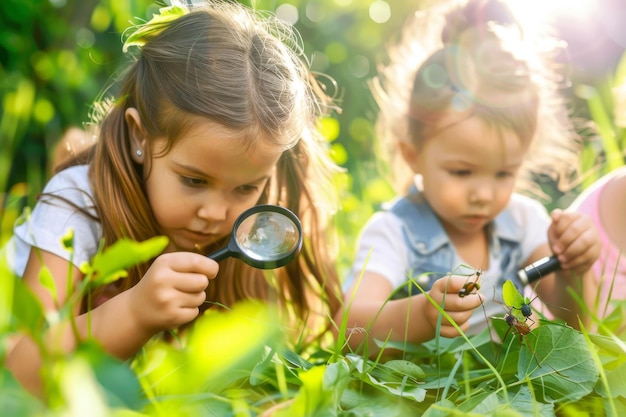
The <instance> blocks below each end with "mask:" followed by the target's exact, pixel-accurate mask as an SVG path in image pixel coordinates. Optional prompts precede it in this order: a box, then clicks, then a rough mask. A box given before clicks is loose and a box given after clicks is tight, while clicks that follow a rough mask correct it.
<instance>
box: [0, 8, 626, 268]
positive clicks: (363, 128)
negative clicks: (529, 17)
mask: <svg viewBox="0 0 626 417" xmlns="http://www.w3.org/2000/svg"><path fill="white" fill-rule="evenodd" d="M512 1H515V0H512ZM579 1H580V0H579ZM243 2H244V3H247V4H249V5H250V4H251V3H253V5H254V7H256V8H258V9H267V10H271V11H274V12H276V13H277V14H278V15H279V17H281V18H283V19H285V20H288V21H290V22H292V23H293V24H294V25H295V26H296V27H297V29H298V30H299V31H300V33H301V35H302V38H303V40H304V47H305V52H306V54H307V57H308V58H309V59H310V61H311V63H312V68H313V70H315V71H319V72H322V73H325V74H328V75H329V76H330V77H332V79H334V80H335V81H336V83H337V86H338V87H337V90H336V95H337V97H338V98H339V99H340V105H341V107H342V112H341V114H336V115H335V116H334V117H333V118H332V119H329V120H326V121H325V125H324V126H325V129H326V134H327V136H328V138H329V140H330V141H331V146H332V150H333V155H334V157H335V159H336V161H337V162H338V163H339V164H340V165H342V166H344V167H346V168H347V174H346V175H345V176H344V177H343V181H345V185H346V191H345V195H343V196H342V200H341V201H342V207H341V211H340V213H339V214H338V216H337V218H336V221H337V222H339V225H340V227H341V229H342V237H341V239H342V241H341V242H340V245H341V248H342V251H341V253H342V255H341V256H342V257H343V258H342V259H339V264H340V265H345V264H347V263H349V259H350V257H351V249H352V245H353V242H354V238H355V235H356V233H357V232H358V229H359V228H360V226H361V225H362V224H363V223H364V221H365V220H366V219H367V218H368V217H369V216H370V215H371V213H372V212H373V210H375V209H377V208H378V207H379V205H380V203H381V202H382V201H385V200H388V199H389V198H391V197H392V195H393V194H392V190H391V187H390V186H389V185H388V184H387V183H386V182H385V181H384V180H383V179H381V177H380V175H379V172H378V171H377V167H376V165H375V160H374V157H375V148H374V146H373V143H374V126H373V125H374V121H375V117H376V112H377V108H376V105H375V103H374V101H373V99H372V97H371V95H370V93H369V89H368V84H367V83H368V81H369V80H370V79H371V78H372V77H373V76H374V75H375V74H376V68H377V65H378V64H379V63H381V62H383V61H384V59H385V57H386V46H387V45H388V43H389V42H392V41H393V40H394V39H396V37H397V36H398V35H399V29H400V27H401V25H402V23H403V22H404V21H405V19H406V17H407V16H409V15H410V14H411V13H413V12H414V11H415V10H418V9H419V8H420V7H423V6H424V4H426V3H430V2H426V1H419V0H387V1H384V0H374V1H371V0H367V1H360V0H311V1H304V0H289V1H280V0H261V1H253V2H250V1H243ZM431 2H432V1H431ZM531 3H534V4H535V6H537V4H539V5H540V6H539V7H540V8H539V9H537V10H540V11H545V12H546V13H547V12H548V11H549V12H550V13H551V14H550V16H551V17H552V18H553V21H554V22H555V24H556V25H557V26H558V28H559V30H560V33H561V35H562V37H563V38H564V39H565V40H566V41H567V42H568V43H569V44H570V49H569V56H568V57H566V60H567V62H566V65H568V69H569V71H568V73H569V76H570V78H571V81H572V87H571V88H570V89H569V90H568V91H564V94H566V95H568V96H569V98H570V99H571V103H572V112H573V114H574V115H576V116H577V117H581V118H585V119H591V118H594V119H596V120H597V121H599V122H600V123H603V124H604V126H605V129H604V130H603V135H604V136H603V140H598V139H593V138H594V137H595V136H594V135H588V136H589V137H590V138H592V139H591V140H590V141H589V143H588V147H587V150H586V151H585V153H584V154H583V159H582V164H583V165H584V168H585V169H587V170H591V169H593V172H594V175H596V176H597V175H599V174H601V173H602V172H603V170H606V169H612V167H614V166H615V165H620V164H623V149H624V148H625V146H624V135H623V131H622V130H623V129H622V128H621V127H618V126H615V124H614V123H613V120H614V114H613V112H614V106H613V100H612V95H611V91H612V88H613V87H615V86H616V85H618V84H619V85H621V80H620V77H619V76H616V71H617V64H618V62H619V59H620V57H621V55H622V53H623V49H624V45H626V32H625V31H624V29H622V28H621V26H623V25H621V26H620V24H619V22H620V21H624V19H622V17H624V18H626V5H622V4H621V3H623V1H620V0H599V1H595V2H592V1H590V0H587V2H586V3H587V4H588V5H590V8H589V9H587V10H584V11H583V12H582V13H581V14H579V15H566V14H564V13H565V12H572V11H576V10H575V8H576V4H578V3H577V2H576V1H575V0H572V1H570V2H563V1H558V0H549V1H547V2H543V3H544V4H543V5H542V4H541V2H537V1H535V2H533V0H519V1H518V4H524V5H531ZM557 3H558V4H560V5H561V10H558V9H557V8H556V5H557ZM582 3H585V2H584V1H582V2H581V4H582ZM548 5H551V7H553V8H554V10H552V9H550V10H548ZM544 6H545V7H544ZM158 7H159V6H158V5H156V4H155V3H154V2H153V1H149V0H131V1H128V0H27V1H24V0H4V1H2V2H0V98H1V99H2V105H1V108H0V192H2V193H3V194H2V195H7V193H6V192H7V191H8V190H10V189H11V188H12V187H15V186H17V187H19V192H14V193H13V194H14V195H18V196H19V198H20V199H21V200H20V204H21V205H22V206H24V205H29V206H31V205H32V204H33V203H34V202H35V199H36V195H37V193H38V192H40V191H41V189H42V187H43V184H45V181H46V180H47V179H48V178H49V176H50V169H49V167H50V161H51V159H52V156H53V154H54V150H55V146H56V144H57V142H58V141H59V139H60V138H61V136H62V135H63V133H64V132H65V131H66V130H67V129H68V128H69V127H72V126H76V127H81V126H82V125H83V124H84V123H85V122H87V121H88V120H89V113H90V109H91V107H90V106H91V104H92V103H93V101H94V100H95V99H97V98H98V97H99V96H100V95H101V94H103V93H105V91H103V88H104V87H105V86H106V85H108V84H109V83H110V82H111V80H112V79H114V78H115V76H116V72H117V71H118V70H119V69H120V68H122V67H123V66H124V64H125V60H124V58H123V57H122V54H121V45H122V43H121V35H122V32H123V31H124V29H125V28H127V27H128V26H129V25H130V24H131V23H130V22H131V21H136V18H140V19H150V18H151V16H152V14H153V13H155V12H156V11H157V9H158ZM535 13H538V12H535ZM559 13H560V14H559ZM544 17H545V16H544ZM590 103H592V104H593V103H595V105H590ZM594 106H595V107H594ZM600 130H602V129H600ZM607 135H608V136H610V138H609V139H608V142H607V139H606V136H607ZM607 149H608V152H612V153H613V155H614V157H613V160H614V161H619V162H616V163H614V164H613V165H611V166H610V167H608V165H607V164H606V160H607V156H606V154H607ZM609 159H610V158H609ZM598 166H602V167H605V166H607V167H608V168H606V169H605V168H602V169H600V170H597V169H595V168H597V167H598ZM592 178H593V177H592V176H590V177H589V180H588V181H591V180H592ZM26 184H27V186H26V187H25V185H26ZM553 191H554V192H555V197H556V198H555V199H554V201H553V202H551V203H547V204H551V205H552V206H556V205H563V204H566V203H567V201H566V200H559V199H558V198H559V197H561V195H560V194H558V193H556V191H555V190H553ZM3 200H4V202H3V206H5V205H6V204H7V202H6V198H5V199H3ZM13 203H14V202H13ZM4 224H5V227H6V226H7V223H6V221H5V222H4ZM5 231H6V230H5Z"/></svg>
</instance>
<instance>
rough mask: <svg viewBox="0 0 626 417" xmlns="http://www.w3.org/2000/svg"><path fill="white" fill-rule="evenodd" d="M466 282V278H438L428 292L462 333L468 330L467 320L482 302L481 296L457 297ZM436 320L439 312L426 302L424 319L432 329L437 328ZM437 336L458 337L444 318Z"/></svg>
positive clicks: (455, 330)
mask: <svg viewBox="0 0 626 417" xmlns="http://www.w3.org/2000/svg"><path fill="white" fill-rule="evenodd" d="M466 282H467V276H454V275H453V276H449V277H444V278H440V279H438V280H437V281H435V282H434V283H433V286H432V288H431V289H430V291H429V292H428V294H430V296H431V297H432V298H433V300H434V301H435V302H436V303H437V304H438V305H440V306H442V307H443V309H444V310H445V312H446V313H448V314H449V315H450V317H451V318H452V319H453V320H454V322H455V323H456V324H457V325H458V326H459V327H460V328H461V330H463V331H466V330H467V329H468V327H469V322H468V320H469V318H470V317H471V316H472V313H473V312H474V309H475V308H477V307H478V306H480V305H481V303H482V300H483V296H482V294H476V295H475V296H474V295H471V296H469V295H468V296H465V297H459V295H458V293H459V291H460V290H461V288H463V286H464V285H465V283H466ZM438 318H439V310H437V308H436V307H435V306H434V305H432V304H431V303H430V302H427V307H426V319H427V320H428V322H429V323H430V325H431V326H432V327H433V329H436V328H437V320H438ZM439 334H440V335H441V336H444V337H456V336H459V332H458V331H457V329H455V328H454V327H453V326H452V324H450V322H449V321H448V320H447V319H446V318H445V317H443V318H442V319H441V328H440V330H439Z"/></svg>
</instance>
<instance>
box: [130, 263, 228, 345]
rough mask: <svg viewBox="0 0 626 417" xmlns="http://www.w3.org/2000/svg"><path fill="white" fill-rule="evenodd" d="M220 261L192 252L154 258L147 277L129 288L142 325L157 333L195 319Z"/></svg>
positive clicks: (138, 321) (136, 313)
mask: <svg viewBox="0 0 626 417" xmlns="http://www.w3.org/2000/svg"><path fill="white" fill-rule="evenodd" d="M218 270H219V266H218V264H217V263H216V262H215V261H214V260H212V259H209V258H207V257H206V256H203V255H200V254H197V253H192V252H173V253H166V254H163V255H161V256H159V257H158V258H156V259H155V260H154V262H153V263H152V265H151V266H150V269H148V271H147V272H146V274H145V275H144V276H143V278H142V279H141V280H140V281H139V283H137V285H135V286H134V287H133V288H131V289H129V290H128V291H130V292H132V294H130V297H129V298H130V300H131V307H130V311H131V314H133V316H134V319H135V320H136V322H137V324H138V326H139V327H140V328H142V329H146V330H147V331H149V332H152V333H153V334H156V333H158V332H160V331H162V330H169V329H173V328H176V327H179V326H181V325H183V324H185V323H188V322H190V321H192V320H193V319H195V318H196V317H197V316H198V314H199V309H198V306H200V305H201V304H202V303H204V301H205V299H206V294H205V292H204V290H205V289H206V288H207V286H208V285H209V280H210V279H213V278H215V276H216V275H217V272H218Z"/></svg>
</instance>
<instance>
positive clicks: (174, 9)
mask: <svg viewBox="0 0 626 417" xmlns="http://www.w3.org/2000/svg"><path fill="white" fill-rule="evenodd" d="M184 14H185V10H184V9H183V8H182V7H179V6H169V7H162V8H160V9H159V13H158V14H154V15H152V19H150V21H149V22H147V23H144V24H141V25H137V26H135V28H134V29H135V30H134V32H132V33H131V34H130V35H129V36H128V37H127V38H126V41H125V42H124V48H123V50H124V52H126V50H128V48H129V47H131V46H143V45H144V44H145V43H146V42H148V41H149V40H150V39H152V38H154V37H155V36H157V35H158V34H159V33H161V32H163V31H164V30H165V29H166V28H167V27H168V26H169V25H170V23H171V22H173V21H174V20H176V19H178V18H179V17H181V16H182V15H184Z"/></svg>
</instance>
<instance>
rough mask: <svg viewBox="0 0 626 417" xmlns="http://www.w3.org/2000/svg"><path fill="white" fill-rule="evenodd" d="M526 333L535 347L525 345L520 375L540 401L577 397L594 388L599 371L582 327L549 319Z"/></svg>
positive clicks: (526, 340) (519, 364)
mask: <svg viewBox="0 0 626 417" xmlns="http://www.w3.org/2000/svg"><path fill="white" fill-rule="evenodd" d="M524 337H525V343H530V346H531V347H532V351H530V350H529V349H528V346H526V345H525V346H524V347H523V348H522V350H521V352H520V356H519V362H518V368H517V371H518V378H519V379H520V381H523V380H526V379H528V380H529V381H530V382H531V383H532V385H533V389H534V391H535V395H536V396H537V398H538V399H539V400H540V401H542V402H563V401H576V400H579V399H580V398H582V397H584V396H585V395H587V394H589V393H590V392H591V391H592V390H593V388H594V386H595V384H596V381H597V380H598V376H599V371H598V368H597V367H596V363H595V362H594V360H593V357H592V356H591V352H590V351H589V347H588V345H587V342H586V341H585V338H584V336H583V335H582V334H581V333H580V332H579V331H577V330H574V329H572V328H571V327H568V326H565V325H561V324H554V323H549V322H546V323H542V325H541V326H539V327H538V328H536V329H535V330H533V331H532V332H531V333H530V334H528V335H526V336H524ZM533 352H534V353H533Z"/></svg>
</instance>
